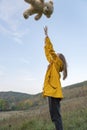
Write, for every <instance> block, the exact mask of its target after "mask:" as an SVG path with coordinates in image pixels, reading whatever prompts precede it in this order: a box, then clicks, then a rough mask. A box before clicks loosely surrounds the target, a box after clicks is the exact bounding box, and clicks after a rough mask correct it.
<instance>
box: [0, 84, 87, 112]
mask: <svg viewBox="0 0 87 130" xmlns="http://www.w3.org/2000/svg"><path fill="white" fill-rule="evenodd" d="M63 93H64V100H66V99H73V98H77V97H82V96H86V95H87V81H84V82H80V83H76V84H72V85H69V86H66V87H64V88H63ZM46 102H47V100H46V98H42V93H38V94H36V95H30V94H26V93H19V92H13V91H8V92H0V111H3V110H26V109H30V108H32V107H35V106H40V105H44V104H46Z"/></svg>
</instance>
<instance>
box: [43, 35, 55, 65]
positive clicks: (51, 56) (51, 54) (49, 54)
mask: <svg viewBox="0 0 87 130" xmlns="http://www.w3.org/2000/svg"><path fill="white" fill-rule="evenodd" d="M44 50H45V55H46V58H47V60H48V62H49V63H52V62H53V60H55V59H56V57H57V54H56V53H55V51H54V49H53V45H52V43H51V41H50V38H49V37H48V36H47V37H46V38H45V47H44Z"/></svg>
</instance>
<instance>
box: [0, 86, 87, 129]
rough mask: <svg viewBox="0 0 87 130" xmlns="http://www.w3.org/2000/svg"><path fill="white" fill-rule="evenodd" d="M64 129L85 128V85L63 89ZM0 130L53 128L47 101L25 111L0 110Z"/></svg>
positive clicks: (86, 91)
mask: <svg viewBox="0 0 87 130" xmlns="http://www.w3.org/2000/svg"><path fill="white" fill-rule="evenodd" d="M64 94H65V97H66V98H65V99H64V100H63V101H62V102H61V113H62V119H63V126H64V130H87V96H86V95H87V87H83V88H80V87H79V88H77V89H76V88H74V89H73V88H72V89H65V90H64ZM0 130H54V124H53V123H52V122H51V119H50V115H49V110H48V103H47V104H44V105H43V106H38V107H34V108H33V109H32V110H27V111H11V112H0Z"/></svg>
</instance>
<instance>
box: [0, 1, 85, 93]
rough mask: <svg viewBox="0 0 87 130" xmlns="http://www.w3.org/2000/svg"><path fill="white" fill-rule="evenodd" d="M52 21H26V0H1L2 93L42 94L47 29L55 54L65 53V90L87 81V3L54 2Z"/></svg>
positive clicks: (27, 6)
mask: <svg viewBox="0 0 87 130" xmlns="http://www.w3.org/2000/svg"><path fill="white" fill-rule="evenodd" d="M53 2H54V12H53V14H52V16H51V18H49V19H48V18H46V17H45V16H44V15H43V16H42V17H41V19H40V20H38V21H35V20H34V16H30V17H29V18H28V19H27V20H25V19H24V17H23V12H24V11H25V10H26V9H27V8H29V4H27V3H25V2H24V0H0V91H16V92H23V93H28V94H37V93H40V92H42V89H43V82H44V76H45V73H46V70H47V66H48V61H47V60H46V57H45V55H44V38H45V35H44V30H43V28H44V27H45V25H46V26H48V34H49V37H50V39H51V41H52V43H53V47H54V50H55V52H59V53H63V54H64V55H65V57H66V60H67V63H68V77H67V79H66V80H65V81H63V80H62V76H61V84H62V87H65V86H67V85H72V84H75V83H78V82H83V81H85V80H87V69H86V68H87V0H53Z"/></svg>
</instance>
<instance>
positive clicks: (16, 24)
mask: <svg viewBox="0 0 87 130" xmlns="http://www.w3.org/2000/svg"><path fill="white" fill-rule="evenodd" d="M23 2H24V1H21V0H8V1H6V0H2V1H0V21H1V22H0V33H3V34H5V35H8V36H10V37H11V38H13V39H14V40H15V41H16V42H17V43H20V44H21V43H22V37H23V35H24V34H25V33H26V29H25V30H22V27H21V28H20V26H21V19H22V13H23V11H24V10H23V7H24V5H25V4H24V3H23Z"/></svg>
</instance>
